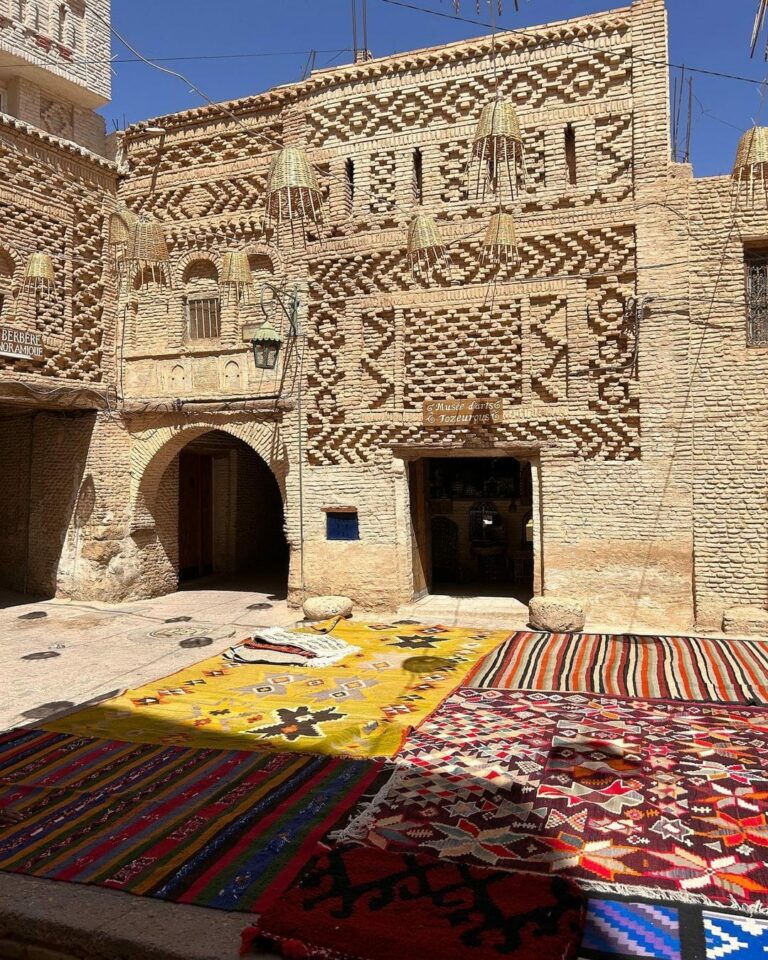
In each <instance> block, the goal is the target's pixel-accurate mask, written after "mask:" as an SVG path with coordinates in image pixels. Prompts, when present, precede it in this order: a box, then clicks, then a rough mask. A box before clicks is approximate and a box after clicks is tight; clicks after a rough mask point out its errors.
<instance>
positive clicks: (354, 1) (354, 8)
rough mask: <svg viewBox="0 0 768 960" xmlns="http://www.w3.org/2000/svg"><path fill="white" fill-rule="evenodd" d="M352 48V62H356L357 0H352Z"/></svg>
mask: <svg viewBox="0 0 768 960" xmlns="http://www.w3.org/2000/svg"><path fill="white" fill-rule="evenodd" d="M352 50H353V54H354V62H355V63H357V53H358V48H357V0H352Z"/></svg>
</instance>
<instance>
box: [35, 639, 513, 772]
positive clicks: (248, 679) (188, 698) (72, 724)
mask: <svg viewBox="0 0 768 960" xmlns="http://www.w3.org/2000/svg"><path fill="white" fill-rule="evenodd" d="M310 635H313V634H312V633H311V632H310ZM314 636H317V634H314ZM331 636H333V637H335V638H338V639H340V640H344V641H346V642H347V643H349V644H352V645H354V646H356V647H359V648H360V652H358V653H353V654H351V655H350V656H348V657H347V658H346V659H345V660H342V661H341V662H340V663H335V664H333V665H332V666H326V667H304V666H301V667H299V666H284V665H281V666H275V665H266V664H236V663H232V662H230V661H228V660H227V659H226V658H225V657H224V656H223V655H221V656H217V657H211V658H210V659H209V660H203V661H202V662H201V663H198V664H195V665H194V666H192V667H188V668H187V669H185V670H181V671H179V672H178V673H175V674H173V675H172V676H170V677H165V678H163V679H162V680H156V681H154V682H153V683H149V684H147V685H145V686H143V687H139V688H137V689H135V690H128V691H126V692H125V693H124V694H122V695H121V696H119V697H115V698H114V699H112V700H107V701H105V702H104V703H100V704H98V705H97V706H93V707H87V708H84V709H83V710H79V711H77V712H75V713H71V714H69V715H67V716H65V717H61V718H59V719H58V720H55V721H48V722H46V723H44V724H40V726H41V727H43V728H44V729H46V730H54V731H58V732H60V733H71V734H76V735H80V736H89V737H104V738H106V739H112V740H127V741H130V742H138V743H158V744H173V745H178V746H184V747H188V746H189V747H211V748H215V749H223V750H231V749H236V750H267V749H268V750H279V751H284V750H299V751H306V752H311V753H323V754H338V755H348V756H359V757H391V756H393V755H394V754H395V753H396V752H397V751H398V750H399V748H400V745H401V744H402V742H403V740H404V738H405V736H406V735H407V733H408V730H409V729H410V728H412V727H415V726H418V724H419V723H421V722H422V721H423V720H424V719H425V718H426V717H427V716H429V714H431V713H432V711H433V710H435V709H436V708H437V707H438V706H439V704H440V703H441V702H442V701H443V700H444V699H445V697H447V696H448V695H449V694H450V693H451V692H452V691H453V690H454V689H455V688H456V687H457V686H458V685H459V684H460V683H461V682H462V680H463V679H464V678H465V677H466V675H467V673H468V672H469V670H470V669H471V668H472V667H473V666H474V664H475V663H476V662H477V661H478V660H479V659H480V658H481V657H483V656H484V655H485V654H487V653H488V652H489V651H490V650H492V649H493V648H494V647H496V646H497V645H498V644H500V643H502V642H503V641H504V640H506V639H507V637H508V636H509V634H508V633H506V632H488V631H478V630H466V629H465V630H461V629H458V628H456V629H454V628H449V627H440V626H430V627H427V626H424V625H423V624H418V623H416V624H414V623H412V622H402V623H371V624H365V623H354V622H342V623H340V624H339V625H338V626H336V627H335V628H334V629H333V632H332V634H331Z"/></svg>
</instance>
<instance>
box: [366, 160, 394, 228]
mask: <svg viewBox="0 0 768 960" xmlns="http://www.w3.org/2000/svg"><path fill="white" fill-rule="evenodd" d="M395 184H396V177H395V152H394V150H380V151H378V152H377V153H374V154H373V156H372V157H371V200H370V203H369V209H370V211H371V213H389V211H390V210H393V209H394V207H395Z"/></svg>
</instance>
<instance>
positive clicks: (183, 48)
mask: <svg viewBox="0 0 768 960" xmlns="http://www.w3.org/2000/svg"><path fill="white" fill-rule="evenodd" d="M112 2H113V17H114V24H115V27H116V28H117V29H118V30H119V31H120V32H121V33H122V34H124V35H125V37H126V39H128V40H129V41H131V42H132V43H133V44H135V45H136V46H137V47H138V49H139V50H140V51H141V52H142V53H143V54H145V55H147V56H151V57H185V58H186V57H195V56H201V55H202V56H207V57H211V56H212V55H220V54H270V55H269V56H247V57H239V58H234V59H207V60H195V59H189V60H180V61H178V62H174V63H169V64H168V66H171V67H176V68H177V69H179V70H181V71H182V72H183V73H186V74H187V75H188V76H189V77H190V78H191V79H192V80H193V81H194V82H195V83H196V84H197V85H198V86H199V87H200V88H201V89H203V90H204V91H205V92H206V93H207V94H208V95H209V96H210V97H212V98H213V99H215V100H225V99H231V98H234V97H240V96H245V95H247V94H251V93H256V92H259V91H262V90H266V89H268V88H269V87H271V86H275V85H276V84H281V83H288V82H291V81H294V80H298V79H299V78H300V76H301V71H302V68H303V66H304V64H305V62H306V61H307V57H308V52H309V51H310V50H311V49H313V48H314V49H316V50H318V51H322V52H318V54H317V65H318V66H323V65H326V64H328V63H329V62H332V63H346V62H349V60H350V58H351V54H350V52H349V51H348V50H345V49H344V48H349V47H351V42H352V29H351V13H350V9H351V3H350V0H213V2H211V0H112ZM411 2H413V3H415V4H416V5H418V6H421V7H428V8H431V9H432V10H434V11H438V12H442V13H452V12H453V3H452V0H411ZM756 5H757V0H727V2H724V0H667V7H668V10H669V17H670V60H671V61H672V62H673V63H677V64H680V63H684V64H687V65H690V66H692V67H701V68H705V69H709V70H716V71H720V72H723V73H731V74H738V75H739V76H743V77H752V78H755V79H757V80H763V79H764V77H765V76H766V75H768V64H765V63H764V62H763V60H762V58H761V56H760V55H758V56H756V58H755V59H754V60H750V58H749V39H750V34H751V28H752V21H753V18H754V12H755V7H756ZM520 6H521V8H522V9H521V10H520V12H519V13H516V12H515V10H514V3H513V2H512V0H504V14H503V16H502V17H501V18H500V26H501V27H507V28H515V27H529V26H531V25H534V24H539V23H546V22H549V21H552V20H561V19H564V18H567V17H570V16H579V15H581V14H586V13H592V12H595V11H598V10H606V9H610V8H611V7H618V6H622V3H621V2H613V3H612V2H610V0H602V2H601V0H521V3H520ZM483 7H484V9H486V10H487V7H486V6H485V4H483ZM462 14H463V15H465V16H468V17H472V18H474V17H475V3H474V0H462ZM368 22H369V46H370V47H371V48H372V50H373V52H374V55H377V56H381V55H384V54H389V53H394V52H396V51H401V50H411V49H414V48H417V47H425V46H432V45H434V44H440V43H446V42H449V41H452V40H460V39H464V38H467V37H472V36H477V35H478V34H481V33H483V30H482V28H480V27H477V26H474V25H473V24H470V23H461V22H455V21H453V20H450V19H445V18H442V17H437V16H431V15H428V14H425V13H419V12H416V11H412V10H407V9H402V8H398V7H396V6H392V5H390V4H388V3H386V2H384V0H368ZM113 50H114V54H115V56H116V57H117V58H118V59H123V58H125V57H130V54H129V53H128V52H127V51H126V50H125V49H124V48H123V47H122V45H121V44H120V43H119V42H117V41H113ZM673 72H674V71H673ZM694 83H695V87H694V89H695V95H696V98H697V103H696V104H695V107H694V126H693V142H692V159H693V162H694V169H695V171H696V174H697V176H706V175H709V174H716V173H724V172H726V171H728V170H729V169H730V167H731V163H732V160H733V154H734V151H735V148H736V142H737V139H738V136H739V131H740V130H744V129H746V128H747V127H748V126H750V124H751V123H752V121H753V118H754V117H755V116H756V115H757V114H758V110H759V104H760V91H759V88H758V87H757V86H756V85H752V84H749V83H743V82H739V81H736V80H726V79H721V78H717V77H708V76H702V75H695V81H694ZM113 84H114V89H113V101H112V104H111V105H110V106H108V107H106V108H105V109H104V110H103V111H102V112H103V113H104V115H105V116H106V117H107V122H108V127H109V129H113V121H116V122H117V123H118V125H119V126H123V124H124V122H127V123H133V122H136V121H137V120H143V119H146V118H148V117H151V116H157V115H159V114H163V113H170V112H173V111H175V110H183V109H186V108H187V107H191V106H197V105H198V104H199V103H200V99H199V97H197V96H196V95H194V94H192V93H190V92H189V89H188V88H187V87H185V86H184V84H183V83H182V82H181V81H180V80H175V79H171V78H170V77H164V76H162V75H161V74H159V73H157V71H154V70H152V69H151V68H149V67H147V66H145V65H144V64H141V63H119V62H118V63H115V76H114V78H113ZM759 116H760V119H761V120H762V122H764V123H768V103H766V106H765V108H764V110H763V111H762V112H761V113H760V114H759Z"/></svg>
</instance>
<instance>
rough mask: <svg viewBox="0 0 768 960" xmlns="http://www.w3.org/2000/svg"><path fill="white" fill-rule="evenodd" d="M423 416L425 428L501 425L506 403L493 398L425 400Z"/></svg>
mask: <svg viewBox="0 0 768 960" xmlns="http://www.w3.org/2000/svg"><path fill="white" fill-rule="evenodd" d="M422 416H423V423H424V426H425V427H453V426H461V425H468V424H470V425H471V424H473V423H501V422H502V420H503V419H504V401H503V400H497V399H494V398H493V397H475V399H474V400H425V401H424V410H423V414H422Z"/></svg>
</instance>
